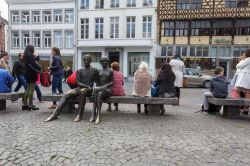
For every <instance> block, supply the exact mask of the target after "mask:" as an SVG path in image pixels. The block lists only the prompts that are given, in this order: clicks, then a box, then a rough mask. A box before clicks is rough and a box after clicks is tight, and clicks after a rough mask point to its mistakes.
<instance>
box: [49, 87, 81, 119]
mask: <svg viewBox="0 0 250 166" xmlns="http://www.w3.org/2000/svg"><path fill="white" fill-rule="evenodd" d="M76 94H77V91H76V89H73V90H70V91H68V92H67V93H66V94H65V95H63V96H62V98H61V100H60V102H59V105H58V106H57V107H56V109H55V110H54V112H53V114H52V115H51V116H50V117H49V118H48V119H46V120H45V122H50V121H52V120H55V119H57V116H58V115H59V114H60V113H61V111H62V108H63V107H64V106H65V104H66V103H67V101H68V100H69V98H70V97H73V96H75V95H76Z"/></svg>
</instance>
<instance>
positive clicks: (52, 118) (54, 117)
mask: <svg viewBox="0 0 250 166" xmlns="http://www.w3.org/2000/svg"><path fill="white" fill-rule="evenodd" d="M55 119H57V116H55V115H53V114H52V115H50V117H49V118H48V119H46V120H45V121H44V122H51V121H53V120H55Z"/></svg>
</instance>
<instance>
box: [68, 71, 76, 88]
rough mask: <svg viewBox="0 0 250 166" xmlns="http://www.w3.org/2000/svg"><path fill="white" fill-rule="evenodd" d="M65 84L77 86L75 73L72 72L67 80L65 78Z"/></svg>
mask: <svg viewBox="0 0 250 166" xmlns="http://www.w3.org/2000/svg"><path fill="white" fill-rule="evenodd" d="M67 83H68V84H70V85H77V83H76V71H75V72H73V73H72V74H71V75H70V76H69V77H68V78H67Z"/></svg>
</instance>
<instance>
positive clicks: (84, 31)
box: [81, 18, 89, 39]
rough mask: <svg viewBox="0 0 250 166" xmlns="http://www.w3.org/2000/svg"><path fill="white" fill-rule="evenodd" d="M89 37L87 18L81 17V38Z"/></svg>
mask: <svg viewBox="0 0 250 166" xmlns="http://www.w3.org/2000/svg"><path fill="white" fill-rule="evenodd" d="M88 38H89V18H81V39H88Z"/></svg>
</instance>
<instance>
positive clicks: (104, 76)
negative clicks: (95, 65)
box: [90, 57, 114, 124]
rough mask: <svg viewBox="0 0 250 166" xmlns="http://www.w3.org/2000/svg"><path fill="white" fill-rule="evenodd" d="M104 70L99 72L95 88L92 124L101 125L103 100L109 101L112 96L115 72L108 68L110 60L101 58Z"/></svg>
mask: <svg viewBox="0 0 250 166" xmlns="http://www.w3.org/2000/svg"><path fill="white" fill-rule="evenodd" d="M101 64H102V67H103V69H101V70H99V77H98V81H97V83H96V87H95V88H94V104H93V110H92V115H91V117H90V122H94V121H95V124H99V123H100V112H101V108H102V100H105V99H108V98H109V97H110V96H111V95H112V84H113V80H114V76H113V71H112V70H110V69H109V68H108V66H109V59H108V58H107V57H103V58H101Z"/></svg>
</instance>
